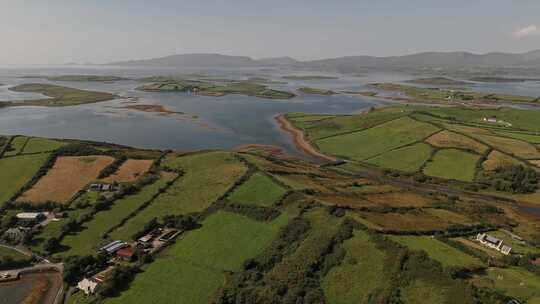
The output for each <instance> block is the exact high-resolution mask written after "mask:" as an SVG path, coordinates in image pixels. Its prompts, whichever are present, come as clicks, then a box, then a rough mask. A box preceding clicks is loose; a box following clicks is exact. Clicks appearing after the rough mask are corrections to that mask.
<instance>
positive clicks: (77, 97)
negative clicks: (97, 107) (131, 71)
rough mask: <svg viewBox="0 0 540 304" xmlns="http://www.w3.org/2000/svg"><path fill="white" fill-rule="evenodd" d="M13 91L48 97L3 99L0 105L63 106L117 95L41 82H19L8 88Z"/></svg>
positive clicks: (113, 97) (111, 97)
mask: <svg viewBox="0 0 540 304" xmlns="http://www.w3.org/2000/svg"><path fill="white" fill-rule="evenodd" d="M9 89H10V90H11V91H14V92H24V93H40V94H43V95H45V96H47V97H48V98H43V99H34V100H22V101H3V102H0V107H9V106H44V107H65V106H76V105H81V104H88V103H96V102H102V101H109V100H113V99H115V98H117V97H118V96H116V95H114V94H111V93H105V92H97V91H88V90H80V89H75V88H69V87H63V86H57V85H52V84H43V83H28V84H21V85H18V86H15V87H12V88H9Z"/></svg>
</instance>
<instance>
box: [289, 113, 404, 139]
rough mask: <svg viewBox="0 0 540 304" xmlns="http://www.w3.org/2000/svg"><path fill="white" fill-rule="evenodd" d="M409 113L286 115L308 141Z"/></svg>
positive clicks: (354, 129)
mask: <svg viewBox="0 0 540 304" xmlns="http://www.w3.org/2000/svg"><path fill="white" fill-rule="evenodd" d="M408 113H409V111H408V110H406V109H401V108H382V109H375V110H372V111H370V112H368V113H363V114H360V115H340V116H327V115H326V116H323V115H308V114H302V113H297V114H287V119H289V120H290V121H291V122H292V124H294V126H295V127H297V128H300V129H302V130H304V131H305V132H306V133H307V136H308V137H309V139H310V140H317V139H321V138H324V137H328V136H333V135H337V134H344V133H348V132H352V131H359V130H363V129H366V128H370V127H373V126H376V125H378V124H382V123H384V122H387V121H390V120H392V119H396V118H399V117H402V116H405V115H407V114H408Z"/></svg>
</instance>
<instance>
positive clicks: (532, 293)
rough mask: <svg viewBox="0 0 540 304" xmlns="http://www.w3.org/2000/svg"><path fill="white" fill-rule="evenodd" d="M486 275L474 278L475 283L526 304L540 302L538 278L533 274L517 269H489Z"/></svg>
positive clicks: (539, 279)
mask: <svg viewBox="0 0 540 304" xmlns="http://www.w3.org/2000/svg"><path fill="white" fill-rule="evenodd" d="M486 273H487V275H486V276H485V277H479V278H476V280H475V283H477V284H478V285H480V286H488V287H492V288H494V289H495V290H498V291H500V292H502V293H504V294H506V295H508V296H511V297H515V298H517V299H520V300H522V301H527V303H531V302H532V301H538V300H540V278H539V277H538V276H536V275H534V274H533V273H531V272H528V271H527V270H525V269H521V268H517V267H512V268H506V269H502V268H489V269H488V270H487V272H486ZM533 303H534V302H533Z"/></svg>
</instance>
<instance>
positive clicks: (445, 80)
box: [405, 77, 470, 86]
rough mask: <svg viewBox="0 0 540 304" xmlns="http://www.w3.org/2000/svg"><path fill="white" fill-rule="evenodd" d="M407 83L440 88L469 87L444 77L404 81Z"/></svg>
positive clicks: (462, 82)
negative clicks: (438, 86)
mask: <svg viewBox="0 0 540 304" xmlns="http://www.w3.org/2000/svg"><path fill="white" fill-rule="evenodd" d="M405 82H407V83H415V84H427V85H442V86H462V85H469V84H470V83H469V82H465V81H461V80H455V79H450V78H446V77H431V78H419V79H413V80H407V81H405Z"/></svg>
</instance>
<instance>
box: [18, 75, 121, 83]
mask: <svg viewBox="0 0 540 304" xmlns="http://www.w3.org/2000/svg"><path fill="white" fill-rule="evenodd" d="M22 78H30V79H32V78H34V79H46V80H49V81H74V82H75V81H78V82H115V81H121V80H130V79H129V78H124V77H118V76H102V75H60V76H24V77H22Z"/></svg>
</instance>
